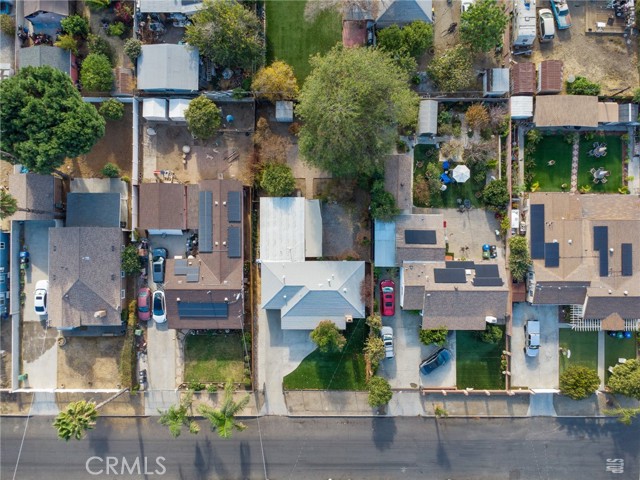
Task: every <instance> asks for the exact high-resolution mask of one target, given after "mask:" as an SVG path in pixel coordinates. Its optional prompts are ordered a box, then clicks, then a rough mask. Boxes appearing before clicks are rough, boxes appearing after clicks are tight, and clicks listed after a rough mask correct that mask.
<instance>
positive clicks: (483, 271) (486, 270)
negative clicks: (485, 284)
mask: <svg viewBox="0 0 640 480" xmlns="http://www.w3.org/2000/svg"><path fill="white" fill-rule="evenodd" d="M478 277H484V278H490V277H500V272H499V271H498V265H476V278H478Z"/></svg>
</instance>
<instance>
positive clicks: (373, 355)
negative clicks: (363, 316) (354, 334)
mask: <svg viewBox="0 0 640 480" xmlns="http://www.w3.org/2000/svg"><path fill="white" fill-rule="evenodd" d="M364 354H365V356H366V357H367V358H368V359H369V361H370V362H371V368H372V369H373V370H374V371H375V370H376V369H377V368H378V365H380V362H381V361H382V360H383V359H384V355H385V353H384V342H383V341H382V338H380V337H378V336H370V337H367V339H366V340H365V343H364Z"/></svg>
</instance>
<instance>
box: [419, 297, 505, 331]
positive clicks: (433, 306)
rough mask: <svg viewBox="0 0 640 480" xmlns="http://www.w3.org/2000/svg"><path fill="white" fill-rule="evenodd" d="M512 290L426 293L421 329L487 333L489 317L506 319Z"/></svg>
mask: <svg viewBox="0 0 640 480" xmlns="http://www.w3.org/2000/svg"><path fill="white" fill-rule="evenodd" d="M508 301H509V291H508V290H503V291H495V290H494V291H462V290H449V291H442V290H441V291H427V292H426V295H425V298H424V316H423V318H422V328H436V327H439V326H443V327H447V328H448V329H449V330H484V328H485V325H486V321H485V317H486V316H492V317H496V318H497V319H503V318H504V317H505V315H506V313H507V303H508Z"/></svg>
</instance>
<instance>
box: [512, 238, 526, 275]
mask: <svg viewBox="0 0 640 480" xmlns="http://www.w3.org/2000/svg"><path fill="white" fill-rule="evenodd" d="M530 266H531V254H530V253H529V245H528V243H527V237H521V236H516V237H511V238H510V239H509V270H510V271H511V276H512V277H513V278H514V280H517V281H518V282H521V281H523V280H524V277H525V275H526V274H527V270H529V267H530Z"/></svg>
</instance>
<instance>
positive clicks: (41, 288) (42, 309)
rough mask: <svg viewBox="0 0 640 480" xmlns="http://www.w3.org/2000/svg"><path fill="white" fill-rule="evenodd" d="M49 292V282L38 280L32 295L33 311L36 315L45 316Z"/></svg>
mask: <svg viewBox="0 0 640 480" xmlns="http://www.w3.org/2000/svg"><path fill="white" fill-rule="evenodd" d="M48 292H49V280H38V281H37V282H36V290H35V293H34V295H33V309H34V310H35V312H36V315H46V314H47V293H48Z"/></svg>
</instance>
